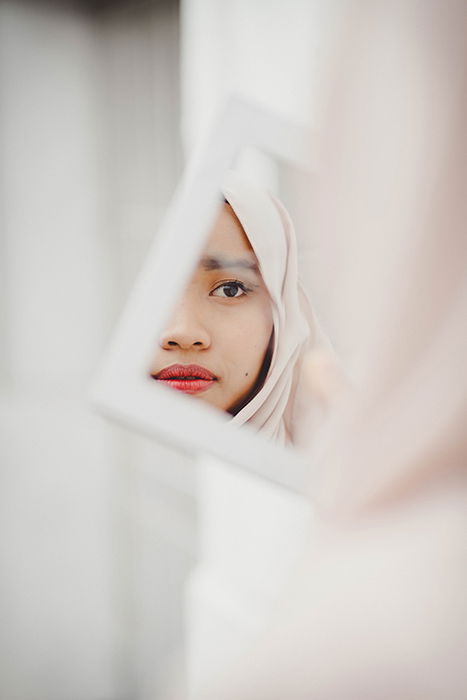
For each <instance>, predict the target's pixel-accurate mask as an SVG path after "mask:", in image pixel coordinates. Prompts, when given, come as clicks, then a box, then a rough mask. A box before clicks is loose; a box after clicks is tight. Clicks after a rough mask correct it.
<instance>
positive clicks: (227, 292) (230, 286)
mask: <svg viewBox="0 0 467 700" xmlns="http://www.w3.org/2000/svg"><path fill="white" fill-rule="evenodd" d="M245 293H246V289H245V287H244V285H243V284H241V283H240V282H224V283H223V284H220V285H219V286H218V287H216V288H215V289H213V291H212V292H211V295H212V296H214V297H223V298H224V299H234V298H235V297H241V296H243V295H244V294H245Z"/></svg>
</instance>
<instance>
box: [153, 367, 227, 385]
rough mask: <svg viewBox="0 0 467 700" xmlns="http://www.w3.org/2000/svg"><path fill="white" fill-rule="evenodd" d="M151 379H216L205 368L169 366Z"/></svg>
mask: <svg viewBox="0 0 467 700" xmlns="http://www.w3.org/2000/svg"><path fill="white" fill-rule="evenodd" d="M153 377H154V378H155V379H186V378H188V377H190V378H195V379H205V380H206V381H214V380H215V379H217V377H216V375H215V374H213V373H212V372H210V371H209V370H208V369H206V367H201V365H170V366H169V367H164V369H161V371H160V372H157V374H154V375H153Z"/></svg>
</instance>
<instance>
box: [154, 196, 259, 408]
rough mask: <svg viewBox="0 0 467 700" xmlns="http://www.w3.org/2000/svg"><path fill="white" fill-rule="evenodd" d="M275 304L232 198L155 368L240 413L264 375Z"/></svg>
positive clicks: (170, 382) (159, 376)
mask: <svg viewBox="0 0 467 700" xmlns="http://www.w3.org/2000/svg"><path fill="white" fill-rule="evenodd" d="M272 329H273V322H272V308H271V300H270V297H269V294H268V291H267V289H266V287H265V285H264V282H263V279H262V277H261V274H260V272H259V269H258V261H257V259H256V255H255V254H254V252H253V249H252V247H251V245H250V242H249V241H248V238H247V237H246V235H245V233H244V231H243V228H242V226H241V224H240V222H239V220H238V219H237V217H236V216H235V213H234V212H233V210H232V208H231V207H230V205H229V204H224V205H223V208H222V210H221V212H220V214H219V216H218V218H217V220H216V222H215V224H214V227H213V230H212V232H211V235H210V236H209V239H208V241H207V244H206V246H205V248H204V250H203V253H202V256H201V259H200V261H199V263H198V266H197V268H196V270H195V273H194V275H193V278H192V279H191V281H190V283H189V284H188V287H187V288H186V290H185V293H184V295H183V297H182V299H181V300H180V302H179V304H178V306H177V308H176V309H175V312H174V314H173V316H172V318H171V320H170V323H169V324H168V326H167V328H166V329H165V330H164V332H163V333H162V336H161V338H160V343H159V347H158V349H157V352H156V354H155V356H154V359H153V362H152V364H151V368H150V374H151V376H152V377H153V378H154V379H155V380H157V381H158V382H160V383H161V384H162V383H163V384H165V385H167V386H171V387H173V388H174V389H177V390H179V391H182V392H184V393H187V394H190V395H192V396H194V397H197V398H199V399H202V400H203V401H206V402H207V403H209V404H211V405H212V406H216V407H217V408H219V409H221V410H223V411H229V412H231V413H236V411H237V410H239V407H241V406H242V404H243V403H244V402H247V401H248V400H249V399H251V398H252V397H253V395H254V393H255V389H256V390H258V389H259V388H260V387H259V386H258V387H257V384H259V383H260V382H261V381H262V380H263V379H264V377H262V374H261V369H262V368H263V364H264V361H265V357H266V354H267V351H268V346H269V342H270V339H271V336H272Z"/></svg>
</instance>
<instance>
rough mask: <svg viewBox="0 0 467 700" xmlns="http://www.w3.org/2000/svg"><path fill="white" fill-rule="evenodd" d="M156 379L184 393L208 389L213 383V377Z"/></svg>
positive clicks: (196, 392) (194, 392)
mask: <svg viewBox="0 0 467 700" xmlns="http://www.w3.org/2000/svg"><path fill="white" fill-rule="evenodd" d="M158 381H159V382H162V383H163V384H166V385H167V386H170V387H172V389H176V390H177V391H183V392H184V393H185V394H198V393H199V392H200V391H206V389H209V387H211V386H212V385H213V384H214V382H215V379H182V378H180V377H177V378H174V379H159V380H158Z"/></svg>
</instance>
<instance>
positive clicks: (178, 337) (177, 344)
mask: <svg viewBox="0 0 467 700" xmlns="http://www.w3.org/2000/svg"><path fill="white" fill-rule="evenodd" d="M210 344H211V339H210V335H209V332H208V330H207V328H206V327H205V325H204V324H203V323H202V322H200V320H199V318H198V317H197V316H195V315H194V314H193V312H192V310H190V309H189V308H187V307H186V306H185V305H184V304H183V305H181V306H180V307H179V308H178V309H177V310H176V312H175V313H174V315H173V316H172V318H171V320H170V323H169V325H168V327H167V328H166V329H165V330H164V332H163V333H162V335H161V338H160V346H161V348H164V350H175V349H177V348H179V349H180V350H206V349H207V348H208V347H209V346H210Z"/></svg>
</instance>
